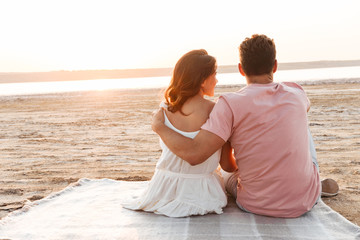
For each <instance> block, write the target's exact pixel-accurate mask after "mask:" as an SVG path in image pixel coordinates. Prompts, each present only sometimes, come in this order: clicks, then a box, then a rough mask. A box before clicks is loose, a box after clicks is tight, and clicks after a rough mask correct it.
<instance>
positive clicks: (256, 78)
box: [245, 74, 273, 85]
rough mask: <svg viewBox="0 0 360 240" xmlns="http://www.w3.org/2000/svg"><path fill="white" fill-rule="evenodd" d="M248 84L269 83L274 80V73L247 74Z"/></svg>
mask: <svg viewBox="0 0 360 240" xmlns="http://www.w3.org/2000/svg"><path fill="white" fill-rule="evenodd" d="M245 78H246V81H247V84H248V85H249V84H253V83H257V84H268V83H272V82H273V74H263V75H252V76H245Z"/></svg>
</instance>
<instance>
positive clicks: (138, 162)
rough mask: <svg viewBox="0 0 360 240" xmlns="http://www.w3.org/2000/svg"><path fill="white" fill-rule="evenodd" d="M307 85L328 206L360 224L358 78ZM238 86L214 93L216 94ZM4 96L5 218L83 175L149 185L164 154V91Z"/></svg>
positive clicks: (0, 213) (1, 210)
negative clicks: (155, 128)
mask: <svg viewBox="0 0 360 240" xmlns="http://www.w3.org/2000/svg"><path fill="white" fill-rule="evenodd" d="M300 84H301V85H303V87H304V89H305V91H306V93H307V95H308V97H309V99H310V101H311V103H312V106H311V109H310V112H309V124H310V130H311V132H312V134H313V137H314V141H315V144H316V150H317V155H318V162H319V165H320V176H321V178H322V179H324V178H328V177H330V178H333V179H335V180H336V181H337V182H338V183H339V186H340V192H339V194H338V196H335V197H332V198H323V201H324V202H325V203H326V204H327V205H329V206H330V207H331V208H333V209H334V210H335V211H337V212H339V213H340V214H342V215H343V216H344V217H345V218H347V219H348V220H350V221H351V222H353V223H354V224H357V225H359V224H360V206H359V204H358V202H359V200H360V189H359V186H360V164H359V159H358V158H359V156H360V122H359V120H358V116H359V115H360V106H359V102H360V96H359V95H360V94H359V93H358V91H360V81H357V82H353V83H340V82H339V83H336V84H335V83H327V84H315V85H306V84H302V83H300ZM239 88H240V85H236V86H226V87H220V88H216V93H215V94H216V96H215V97H217V96H219V95H220V94H223V93H226V92H231V91H236V90H237V89H239ZM52 95H53V94H50V95H43V94H41V95H27V96H17V97H13V96H11V97H8V96H1V97H0V102H1V105H0V111H1V113H2V114H0V121H1V124H2V126H3V129H2V131H1V132H0V139H1V141H2V144H1V145H0V152H1V153H2V156H3V160H2V163H3V164H2V165H1V166H0V179H1V180H0V181H1V184H2V189H1V190H0V218H1V217H4V216H5V215H6V214H7V213H9V212H12V211H14V210H16V209H19V208H21V207H22V206H23V205H24V203H25V202H26V201H27V200H29V201H35V200H38V199H41V198H44V197H46V196H48V195H49V194H50V193H52V192H57V191H60V190H62V189H63V188H65V187H66V186H67V185H68V184H70V183H73V182H76V181H77V180H78V179H80V178H110V179H115V180H126V181H142V180H149V179H150V178H151V176H152V174H153V172H154V168H155V164H156V162H157V159H158V158H159V156H160V154H161V152H160V147H159V140H158V137H157V136H156V134H155V133H153V132H152V131H151V126H150V122H151V116H152V112H153V110H155V109H157V107H158V104H159V102H160V100H161V97H162V94H161V91H160V89H133V90H130V91H129V90H126V91H119V90H110V91H109V90H105V91H90V92H79V93H75V94H74V93H68V94H61V96H60V97H57V96H56V97H53V96H52Z"/></svg>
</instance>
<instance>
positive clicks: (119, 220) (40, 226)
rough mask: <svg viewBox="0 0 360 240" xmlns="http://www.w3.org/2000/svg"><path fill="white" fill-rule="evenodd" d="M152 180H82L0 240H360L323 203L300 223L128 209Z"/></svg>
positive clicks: (4, 226) (28, 212)
mask: <svg viewBox="0 0 360 240" xmlns="http://www.w3.org/2000/svg"><path fill="white" fill-rule="evenodd" d="M147 183H148V182H126V181H115V180H110V179H99V180H90V179H81V180H79V181H78V182H77V183H75V184H72V185H70V186H68V187H67V188H65V189H64V190H62V191H60V192H58V193H54V194H52V195H50V196H48V197H46V198H44V199H41V200H38V201H35V202H29V203H27V204H26V205H25V206H24V207H23V208H22V209H20V210H18V211H15V212H13V213H11V214H9V215H8V216H6V217H5V218H3V219H2V220H0V239H27V240H28V239H127V240H129V239H147V240H151V239H326V240H329V239H360V228H359V227H358V226H356V225H354V224H352V223H351V222H349V221H348V220H346V219H345V218H344V217H342V216H341V215H340V214H338V213H337V212H335V211H333V210H332V209H331V208H329V207H328V206H326V205H325V204H324V203H323V202H322V201H320V202H319V203H318V204H317V205H316V206H315V207H314V209H313V210H312V211H311V212H309V213H306V214H305V215H303V216H301V217H299V218H295V219H281V218H272V217H264V216H258V215H255V214H250V213H245V212H243V211H241V210H240V209H239V208H238V207H237V206H236V204H235V202H234V200H232V199H229V203H228V206H227V207H226V208H225V209H224V213H223V214H220V215H217V214H209V215H204V216H193V217H186V218H169V217H165V216H161V215H156V214H154V213H147V212H142V211H131V210H128V209H124V208H122V206H121V203H122V202H124V201H126V200H128V199H129V197H131V196H134V195H138V194H139V193H140V192H141V190H142V189H143V188H144V187H145V186H146V184H147Z"/></svg>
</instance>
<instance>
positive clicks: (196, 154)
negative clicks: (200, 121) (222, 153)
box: [152, 110, 225, 165]
mask: <svg viewBox="0 0 360 240" xmlns="http://www.w3.org/2000/svg"><path fill="white" fill-rule="evenodd" d="M152 129H153V131H154V132H156V133H157V134H158V135H159V136H160V137H161V139H162V140H163V141H164V143H165V144H166V146H167V147H168V148H169V149H170V150H171V151H172V152H173V153H175V154H176V155H177V156H179V157H180V158H182V159H184V160H185V161H187V162H188V163H190V164H191V165H197V164H200V163H202V162H204V161H205V160H206V159H208V158H209V157H210V156H211V155H212V154H214V153H215V152H216V151H217V150H218V149H220V148H221V146H222V145H223V144H224V143H225V141H224V140H223V139H222V138H220V137H219V136H217V135H216V134H213V133H211V132H209V131H206V130H200V132H199V134H198V135H197V136H196V137H195V138H194V139H191V138H187V137H184V136H183V135H181V134H179V133H177V132H175V131H173V130H172V129H170V128H168V127H167V126H166V125H165V124H164V115H163V112H162V110H159V111H158V112H157V113H156V114H155V115H154V117H153V121H152Z"/></svg>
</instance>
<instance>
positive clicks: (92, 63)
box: [0, 0, 360, 72]
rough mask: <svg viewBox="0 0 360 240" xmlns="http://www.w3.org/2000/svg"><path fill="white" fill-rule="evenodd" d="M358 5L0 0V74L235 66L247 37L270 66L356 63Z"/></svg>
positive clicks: (311, 0) (330, 1)
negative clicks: (271, 59) (185, 61)
mask: <svg viewBox="0 0 360 240" xmlns="http://www.w3.org/2000/svg"><path fill="white" fill-rule="evenodd" d="M359 9H360V1H358V0H353V1H352V0H344V1H338V0H336V1H334V0H301V1H300V0H296V1H279V0H272V1H265V0H264V1H255V0H246V1H243V0H232V1H230V0H204V1H203V0H167V1H166V0H127V1H125V0H117V1H110V0H98V1H92V0H85V1H83V0H70V1H69V0H60V1H57V0H43V1H38V0H1V1H0V32H1V35H0V72H41V71H57V70H88V69H136V68H158V67H160V68H161V67H173V66H174V65H175V63H176V61H177V60H178V59H179V58H180V57H181V56H182V55H183V54H185V53H186V52H188V51H190V50H193V49H199V48H203V49H206V50H207V51H208V53H209V54H210V55H213V56H214V57H216V59H217V62H218V65H234V64H237V63H238V46H239V44H240V43H241V42H242V41H243V40H244V39H245V38H246V37H250V36H251V35H252V34H254V33H258V34H266V35H267V36H268V37H270V38H273V39H274V41H275V44H276V47H277V59H278V62H280V63H281V62H302V61H318V60H355V59H356V60H358V59H360V46H359V43H360V30H359V29H360V14H359Z"/></svg>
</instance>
